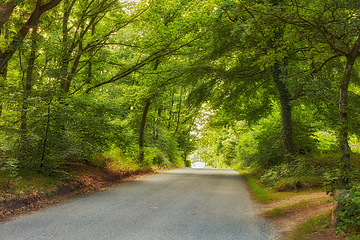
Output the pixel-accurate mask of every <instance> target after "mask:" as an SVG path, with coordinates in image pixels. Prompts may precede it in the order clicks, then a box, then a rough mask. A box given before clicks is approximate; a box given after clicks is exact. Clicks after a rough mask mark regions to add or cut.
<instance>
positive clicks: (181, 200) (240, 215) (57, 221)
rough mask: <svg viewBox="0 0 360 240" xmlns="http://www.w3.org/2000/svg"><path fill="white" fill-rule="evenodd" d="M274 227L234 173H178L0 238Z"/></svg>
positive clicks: (18, 223)
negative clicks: (258, 214) (258, 213)
mask: <svg viewBox="0 0 360 240" xmlns="http://www.w3.org/2000/svg"><path fill="white" fill-rule="evenodd" d="M275 234H276V232H275V230H274V228H273V226H272V225H271V224H270V223H268V222H267V221H266V220H264V219H263V218H261V217H258V216H257V215H256V206H255V205H254V203H253V202H252V201H251V200H250V197H249V193H248V190H247V186H246V184H245V180H244V178H243V177H242V176H241V175H240V174H238V173H237V172H235V171H232V170H217V169H177V170H174V171H169V172H166V173H162V174H156V175H152V176H149V177H143V178H140V179H138V180H135V181H133V182H130V183H126V184H123V185H120V186H118V187H114V188H111V189H109V190H107V191H104V192H100V193H97V194H93V195H91V196H87V197H83V198H80V199H78V200H75V201H72V202H69V203H66V204H63V205H60V206H56V207H53V208H50V209H48V210H45V211H42V212H38V213H35V214H32V215H28V216H24V217H22V218H19V219H17V220H14V221H11V222H7V223H3V224H1V225H0V239H2V240H17V239H26V240H30V239H36V240H40V239H46V240H50V239H66V240H72V239H74V240H80V239H84V240H85V239H86V240H91V239H95V240H102V239H109V240H112V239H121V240H142V239H144V240H161V239H163V240H171V239H176V240H177V239H179V240H192V239H194V240H202V239H207V240H211V239H214V240H215V239H219V240H226V239H229V240H235V239H244V240H245V239H246V240H252V239H253V240H261V239H272V238H273V237H275Z"/></svg>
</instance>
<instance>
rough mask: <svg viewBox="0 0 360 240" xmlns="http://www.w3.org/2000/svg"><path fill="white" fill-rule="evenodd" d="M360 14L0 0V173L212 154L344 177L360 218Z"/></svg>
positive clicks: (260, 4)
mask: <svg viewBox="0 0 360 240" xmlns="http://www.w3.org/2000/svg"><path fill="white" fill-rule="evenodd" d="M359 26H360V2H359V1H357V0H347V1H344V0H312V1H309V0H232V1H230V0H166V1H165V0H140V1H130V0H129V1H126V0H32V1H27V0H0V93H1V97H0V125H1V128H0V174H1V176H0V188H1V189H10V188H14V187H16V186H17V185H16V184H17V183H19V182H21V181H22V180H24V179H26V178H27V176H43V177H52V178H58V179H66V178H71V177H72V173H71V171H70V170H69V169H71V166H73V165H76V164H78V163H79V161H80V160H81V161H85V162H86V163H88V164H92V165H96V166H108V165H111V166H112V167H113V168H115V169H118V170H121V171H136V170H138V169H148V168H152V167H167V168H170V167H189V166H190V165H191V161H203V162H206V163H207V165H210V166H213V167H216V168H234V169H242V170H244V169H246V170H247V171H250V172H252V173H253V174H255V175H256V176H257V177H259V179H260V181H261V183H262V184H263V185H265V186H266V187H268V188H271V189H275V190H277V191H286V190H292V189H298V188H312V187H317V188H323V187H324V188H325V189H326V191H327V192H329V193H335V192H336V190H338V189H345V190H346V193H347V195H346V196H345V197H343V198H339V199H338V201H340V202H341V203H342V204H343V205H344V207H343V212H342V214H340V220H341V224H342V226H345V227H350V228H353V229H357V230H359V229H360V187H359V182H360V179H359V177H360V109H359V106H360V66H359V64H358V61H357V60H358V58H359V56H360V28H359Z"/></svg>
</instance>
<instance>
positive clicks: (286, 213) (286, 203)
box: [260, 192, 342, 240]
mask: <svg viewBox="0 0 360 240" xmlns="http://www.w3.org/2000/svg"><path fill="white" fill-rule="evenodd" d="M260 206H261V208H260V214H261V215H262V216H264V217H266V218H269V219H271V220H272V221H273V222H274V223H275V225H276V228H277V229H278V233H279V238H278V239H299V238H297V237H296V236H294V234H293V232H294V230H295V229H296V228H297V227H299V226H301V225H302V224H304V223H305V222H306V221H308V220H309V219H312V218H314V217H316V216H319V215H326V214H329V216H330V214H331V212H332V210H333V209H334V207H335V202H334V201H333V199H332V198H331V197H330V196H329V195H326V194H325V193H324V192H313V193H308V194H305V195H297V196H293V197H290V198H286V199H281V200H275V201H273V202H271V203H264V204H260ZM307 237H308V238H306V239H314V240H323V239H327V240H338V239H342V238H339V237H338V236H337V235H336V233H335V231H334V228H332V227H330V226H326V227H323V228H322V229H321V231H317V232H315V233H312V232H311V233H309V234H308V236H307Z"/></svg>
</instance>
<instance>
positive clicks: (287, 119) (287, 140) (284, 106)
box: [272, 62, 295, 163]
mask: <svg viewBox="0 0 360 240" xmlns="http://www.w3.org/2000/svg"><path fill="white" fill-rule="evenodd" d="M272 76H273V81H274V83H275V86H276V89H277V91H278V93H279V98H280V111H281V137H282V144H283V151H284V159H285V162H286V163H290V162H291V160H292V158H293V156H294V153H295V149H294V139H293V129H292V118H291V115H292V114H291V111H292V108H291V95H290V93H289V90H288V89H287V87H286V85H285V83H284V82H283V81H282V80H281V78H282V71H281V67H280V64H279V62H276V63H275V64H274V66H273V67H272Z"/></svg>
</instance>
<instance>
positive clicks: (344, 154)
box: [339, 55, 355, 186]
mask: <svg viewBox="0 0 360 240" xmlns="http://www.w3.org/2000/svg"><path fill="white" fill-rule="evenodd" d="M354 63H355V58H353V57H352V56H351V55H348V56H347V57H346V63H345V67H344V74H343V78H342V82H341V84H340V99H339V118H340V122H341V126H340V134H339V148H340V153H341V176H340V184H341V185H343V186H345V185H346V184H347V183H348V182H349V170H350V153H351V149H350V146H349V136H348V135H349V133H348V132H349V127H348V126H349V117H348V109H347V106H348V89H349V83H350V78H351V71H352V69H353V66H354Z"/></svg>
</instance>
